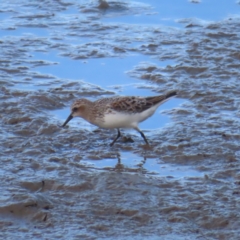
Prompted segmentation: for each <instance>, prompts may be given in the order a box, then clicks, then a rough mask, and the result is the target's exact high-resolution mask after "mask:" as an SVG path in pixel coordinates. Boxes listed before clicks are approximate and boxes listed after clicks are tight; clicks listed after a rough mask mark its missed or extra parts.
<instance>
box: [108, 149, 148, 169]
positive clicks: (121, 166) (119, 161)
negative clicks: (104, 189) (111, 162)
mask: <svg viewBox="0 0 240 240" xmlns="http://www.w3.org/2000/svg"><path fill="white" fill-rule="evenodd" d="M129 157H130V156H129ZM116 158H117V164H116V165H115V167H112V168H110V167H109V168H108V169H109V170H112V171H116V172H140V173H147V170H146V169H145V168H144V167H143V166H144V164H145V163H146V161H147V158H146V156H143V157H142V158H143V159H142V161H140V162H139V163H138V164H137V165H135V166H132V167H131V166H129V165H130V163H131V162H133V159H129V165H125V164H123V163H122V156H121V153H119V152H117V153H116ZM138 158H139V157H138Z"/></svg>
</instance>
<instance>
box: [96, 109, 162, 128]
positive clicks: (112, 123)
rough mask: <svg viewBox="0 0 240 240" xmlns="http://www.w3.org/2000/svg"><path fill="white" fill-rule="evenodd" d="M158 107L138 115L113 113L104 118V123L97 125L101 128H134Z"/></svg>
mask: <svg viewBox="0 0 240 240" xmlns="http://www.w3.org/2000/svg"><path fill="white" fill-rule="evenodd" d="M157 107H158V105H156V106H153V107H151V108H149V109H147V110H145V111H143V112H140V113H131V114H130V113H124V112H113V113H107V114H106V115H105V116H104V121H103V122H101V123H99V125H98V126H99V127H102V128H135V127H137V126H138V123H139V122H142V121H144V120H146V119H147V118H149V117H150V116H152V115H153V114H154V112H155V111H156V109H157Z"/></svg>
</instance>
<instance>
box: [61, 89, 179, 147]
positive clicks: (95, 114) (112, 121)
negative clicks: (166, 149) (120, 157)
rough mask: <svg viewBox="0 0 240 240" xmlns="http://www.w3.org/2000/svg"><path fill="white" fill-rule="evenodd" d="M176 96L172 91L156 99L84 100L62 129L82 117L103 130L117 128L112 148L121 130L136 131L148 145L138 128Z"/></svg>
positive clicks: (117, 98) (74, 107)
mask: <svg viewBox="0 0 240 240" xmlns="http://www.w3.org/2000/svg"><path fill="white" fill-rule="evenodd" d="M176 95H177V93H176V91H171V92H168V93H167V94H165V95H160V96H154V97H134V96H132V97H131V96H129V97H110V98H102V99H99V100H96V101H94V102H92V101H90V100H87V99H85V98H82V99H79V100H76V101H75V102H74V103H73V104H72V106H71V114H70V115H69V117H68V118H67V120H66V121H65V122H64V124H63V125H62V127H64V126H66V124H67V123H68V122H69V121H70V120H71V119H72V118H74V117H81V118H83V119H85V120H86V121H88V122H90V123H91V124H93V125H96V126H98V127H101V128H117V131H118V133H117V136H116V138H115V139H114V140H113V141H112V142H111V144H110V146H113V144H114V143H115V142H116V141H117V139H118V138H119V137H120V136H121V132H120V130H119V129H120V128H133V129H135V130H136V131H138V132H139V133H140V134H141V136H142V138H143V139H144V141H145V142H146V144H147V145H148V140H147V138H146V137H145V135H144V134H143V132H142V131H141V130H140V129H139V128H138V123H140V122H142V121H144V120H146V119H147V118H149V117H151V116H152V115H153V114H154V112H155V111H156V109H157V108H158V107H159V106H160V105H161V104H162V103H164V102H165V101H167V100H168V99H169V98H171V97H173V96H176Z"/></svg>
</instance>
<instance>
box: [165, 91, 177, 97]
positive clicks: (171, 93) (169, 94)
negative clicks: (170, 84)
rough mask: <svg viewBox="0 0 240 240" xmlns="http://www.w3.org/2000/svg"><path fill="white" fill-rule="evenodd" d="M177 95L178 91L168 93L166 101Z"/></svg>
mask: <svg viewBox="0 0 240 240" xmlns="http://www.w3.org/2000/svg"><path fill="white" fill-rule="evenodd" d="M176 95H177V91H175V90H173V91H171V92H168V93H167V94H166V95H165V99H168V98H170V97H174V96H176Z"/></svg>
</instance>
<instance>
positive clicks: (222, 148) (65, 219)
mask: <svg viewBox="0 0 240 240" xmlns="http://www.w3.org/2000/svg"><path fill="white" fill-rule="evenodd" d="M3 2H4V3H2V8H1V10H0V18H1V20H2V24H1V30H0V34H1V38H0V48H1V50H0V102H1V104H0V119H1V121H0V152H1V154H0V160H1V169H0V177H1V183H2V184H1V196H0V236H1V238H5V239H16V238H18V239H23V238H25V239H26V238H29V239H56V238H59V239H113V238H115V239H239V236H240V228H239V226H240V200H239V199H240V198H239V197H240V162H239V161H240V151H239V145H240V130H239V125H240V120H239V116H240V114H239V105H240V85H239V84H238V82H239V78H240V64H239V60H240V54H239V49H240V35H239V31H238V30H239V27H240V20H239V17H236V16H235V17H234V16H232V17H228V18H222V19H221V20H212V21H211V22H210V21H208V22H207V21H200V20H198V19H194V18H184V19H183V18H181V19H178V21H177V22H175V24H176V25H177V24H179V26H178V27H176V26H163V25H158V24H147V25H144V24H136V23H134V24H131V23H130V22H128V21H132V18H130V20H128V18H127V17H128V16H130V17H137V16H142V18H146V20H147V19H152V18H151V17H154V16H157V15H156V14H157V13H156V11H155V9H154V8H153V7H152V6H150V5H148V4H143V3H138V2H130V1H129V2H127V1H109V2H108V4H109V6H108V7H101V6H100V7H99V5H98V4H99V3H98V2H97V1H68V2H65V1H64V2H63V1H50V2H49V1H36V2H31V3H30V2H29V1H28V0H25V1H14V2H13V3H10V2H9V1H3ZM20 2H21V4H20ZM196 2H198V4H193V3H196ZM185 4H186V3H185ZM187 4H188V5H189V6H190V5H191V6H192V5H194V6H195V7H196V8H200V7H201V4H202V3H201V2H199V1H192V3H191V2H188V3H187ZM236 7H238V5H237V4H236ZM148 16H149V18H148ZM115 19H117V21H115ZM119 19H120V20H121V19H122V20H124V21H125V22H124V23H119V22H118V21H120V20H119ZM44 56H45V57H44ZM53 56H54V57H53ZM149 57H150V58H149ZM93 59H94V60H93ZM95 59H96V61H95ZM99 59H100V60H99ZM65 61H66V62H65ZM94 61H95V62H94ZM98 61H99V62H98ZM124 62H125V63H126V65H128V63H129V67H128V68H127V71H125V73H124V75H125V79H124V77H123V80H122V81H124V84H127V83H128V82H129V83H130V82H131V81H132V82H131V83H132V85H131V86H130V85H127V87H126V86H125V85H121V79H119V76H117V75H118V72H117V71H118V69H119V68H120V69H121V71H122V72H123V71H124V70H122V65H121V64H122V63H124ZM133 62H134V63H135V64H133ZM103 63H104V64H103ZM113 63H114V64H113ZM130 63H131V64H130ZM86 69H87V70H86ZM102 69H104V71H103V72H105V74H104V76H103V74H102V72H101V74H100V73H99V71H102ZM98 70H99V71H98ZM112 70H113V72H112V73H111V71H112ZM125 70H126V69H125ZM85 71H86V75H84V74H83V73H85ZM75 72H76V73H77V75H79V76H76V75H71V74H75ZM81 72H82V75H81ZM65 73H66V75H67V76H69V77H65V76H66V75H65ZM88 74H94V75H91V77H90V75H88ZM83 75H84V76H83ZM92 76H95V78H93V77H92ZM109 78H112V80H111V84H106V82H104V79H106V81H107V79H109ZM115 78H116V79H115ZM109 85H112V86H113V87H109ZM128 87H129V88H130V89H132V90H131V91H132V93H131V94H132V95H138V94H140V95H141V94H144V95H145V94H147V93H149V94H152V95H154V94H158V93H163V92H166V91H168V90H171V89H177V90H178V99H176V101H177V102H178V103H179V104H176V103H175V105H176V106H174V107H171V108H169V109H165V110H164V111H163V112H162V113H163V114H165V116H169V117H170V119H171V121H170V120H169V122H168V123H167V124H165V125H164V126H161V127H159V128H158V129H153V128H151V126H152V125H151V124H154V122H155V124H156V121H159V124H158V122H157V125H159V126H160V122H161V116H160V115H159V114H158V113H156V114H155V115H156V116H155V117H154V118H153V119H154V120H152V121H153V122H152V123H150V124H149V128H148V127H146V128H147V129H146V131H145V132H146V136H147V138H148V139H149V142H150V144H151V147H150V148H147V147H145V146H144V142H143V140H142V139H141V137H140V136H139V135H138V134H137V133H134V132H130V133H129V132H126V133H125V136H126V137H131V139H132V140H134V142H131V141H128V140H127V141H126V138H125V139H122V140H120V141H118V142H117V143H116V144H115V146H114V147H112V148H111V147H109V143H110V142H111V140H112V139H113V138H114V137H115V134H116V132H115V131H110V130H104V129H96V128H95V127H92V126H90V125H89V124H88V123H85V122H84V121H82V120H80V119H79V120H74V121H73V122H71V123H70V124H68V126H67V127H66V128H61V127H60V125H61V124H62V123H63V119H64V118H66V117H67V116H68V114H69V110H68V108H69V106H70V104H71V103H72V101H74V100H75V99H77V98H81V97H87V98H90V99H97V98H100V97H104V96H113V95H114V94H125V93H127V94H128V93H129V92H127V90H126V88H128ZM119 89H120V91H118V90H119ZM145 91H146V92H145ZM150 92H151V93H150ZM128 95H130V94H128ZM181 99H185V100H184V101H182V100H181ZM180 100H181V101H180ZM61 111H62V112H61ZM59 112H61V114H60V113H59Z"/></svg>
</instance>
